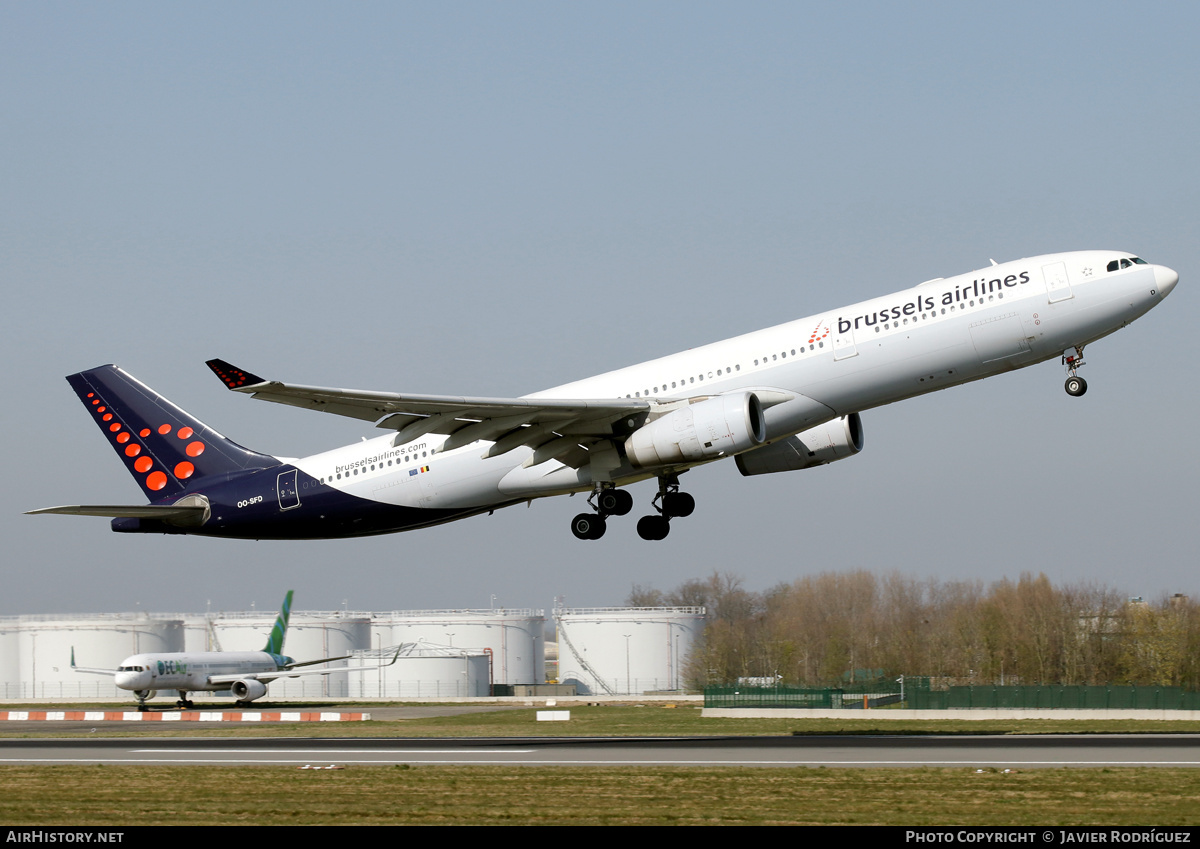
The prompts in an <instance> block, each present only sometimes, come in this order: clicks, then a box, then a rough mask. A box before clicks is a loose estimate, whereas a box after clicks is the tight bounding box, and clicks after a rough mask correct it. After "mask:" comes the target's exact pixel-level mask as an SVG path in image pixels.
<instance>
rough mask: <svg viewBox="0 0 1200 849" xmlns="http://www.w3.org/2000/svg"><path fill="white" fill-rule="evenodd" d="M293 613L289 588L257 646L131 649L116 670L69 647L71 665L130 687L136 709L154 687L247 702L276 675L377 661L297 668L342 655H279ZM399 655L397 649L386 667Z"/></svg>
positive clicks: (183, 699)
mask: <svg viewBox="0 0 1200 849" xmlns="http://www.w3.org/2000/svg"><path fill="white" fill-rule="evenodd" d="M291 612H292V591H291V590H288V594H287V596H286V597H284V599H283V608H282V609H281V610H280V611H279V616H278V617H276V619H275V626H274V627H273V628H271V636H270V637H268V638H267V645H266V646H265V647H264V648H263V650H262V651H205V652H160V653H158V654H135V655H133V656H132V657H127V658H125V659H124V660H123V661H121V665H120V666H119V667H117V668H116V669H89V668H87V667H83V666H76V665H75V649H74V648H72V649H71V668H72V669H74V670H75V671H76V672H91V673H95V674H97V675H112V676H113V678H114V683H116V685H117V686H118V687H120V688H121V689H122V690H132V691H133V694H134V696H136V697H137V700H138V710H140V711H144V710H146V709H147V708H146V700H147V699H152V698H154V697H155V696H156V695H158V690H177V691H178V692H179V700H178V701H177V702H175V705H176V707H181V708H190V707H193V705H192V702H191V700H190V699H188V693H193V692H201V691H215V690H229V691H230V692H231V693H233V695H234V697H235V698H237V700H238V704H245V703H248V702H252V701H254V700H255V699H258V698H261V697H262V696H264V695H266V692H267V685H268V684H270V683H271V682H272V681H274V680H275V679H276V678H299V677H300V676H301V675H330V674H332V673H334V672H363V671H367V670H374V669H378V668H379V666H338V667H333V668H330V669H309V670H306V671H304V672H296V671H294V670H296V669H297V668H299V667H301V666H316V665H317V664H319V663H331V662H333V661H335V660H345V659H346V658H348V657H350V655H342V656H341V657H323V658H321V659H320V660H307V661H304V662H303V663H297V662H296V661H294V660H292V659H291V658H290V657H287V656H285V655H284V654H283V640H284V637H285V636H287V626H288V617H289V616H290V615H291ZM399 656H400V652H399V650H397V651H396V655H395V657H393V658H392V660H391V662H390V663H385V664H380V665H381V666H390V665H391V664H392V663H395V662H396V658H397V657H399Z"/></svg>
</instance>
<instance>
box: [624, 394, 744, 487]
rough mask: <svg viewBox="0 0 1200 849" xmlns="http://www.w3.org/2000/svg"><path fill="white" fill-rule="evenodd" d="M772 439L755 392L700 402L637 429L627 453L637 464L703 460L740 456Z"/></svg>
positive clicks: (631, 437) (627, 441) (662, 464)
mask: <svg viewBox="0 0 1200 849" xmlns="http://www.w3.org/2000/svg"><path fill="white" fill-rule="evenodd" d="M766 438H767V423H766V419H765V418H764V416H763V408H762V402H761V401H759V400H758V396H757V395H755V394H754V393H753V392H735V393H730V394H729V395H717V396H716V397H713V398H708V399H706V400H704V401H696V402H695V403H691V404H688V405H687V406H686V407H680V408H679V409H678V410H673V411H672V412H670V413H668V414H667V415H665V416H663V417H662V418H660V419H655V420H654V421H652V422H650V424H648V425H645V426H643V427H640V428H638V429H637V430H635V431H634V432H633V433H632V434H631V435H630V437H629V438H628V439H627V440H625V454H626V455H627V456H628V457H629V461H630V462H631V463H633V464H634V465H635V466H640V467H642V468H648V467H651V466H666V465H670V464H672V463H687V462H693V463H694V462H700V461H702V460H711V459H714V458H716V457H720V456H721V455H725V454H736V453H738V452H740V451H747V450H749V449H751V448H753V447H754V446H756V445H761V444H762V443H763V440H765V439H766Z"/></svg>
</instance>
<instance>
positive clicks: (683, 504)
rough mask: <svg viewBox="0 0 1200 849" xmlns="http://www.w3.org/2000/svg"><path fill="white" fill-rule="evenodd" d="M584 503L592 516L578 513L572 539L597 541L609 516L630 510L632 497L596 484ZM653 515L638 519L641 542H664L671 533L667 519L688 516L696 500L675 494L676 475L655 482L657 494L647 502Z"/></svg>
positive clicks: (611, 486) (605, 527) (573, 524)
mask: <svg viewBox="0 0 1200 849" xmlns="http://www.w3.org/2000/svg"><path fill="white" fill-rule="evenodd" d="M588 504H591V505H592V508H593V509H594V510H595V512H594V513H580V514H579V515H578V516H576V517H575V518H574V519H572V520H571V533H573V534H575V538H576V539H600V537H602V536H604V532H605V531H606V530H608V523H607V519H608V517H609V516H624V515H625V514H626V513H628V512H629V511H630V510H632V509H633V496H632V495H630V494H629V492H628V491H627V490H624V489H617V488H616V487H614V486H613V485H612V484H607V485H606V484H597V485H596V489H595V491H593V492H592V494H591V495H590V496H588ZM650 506H652V507H653V508H654V509H655V511H656V513H657V515H653V516H643V517H642V518H641V519H639V520H638V523H637V532H638V536H640V537H641V538H642V539H645V540H659V539H666V537H667V534H668V533H670V532H671V520H672V519H682V518H684V517H685V516H690V515H692V511H693V510H695V509H696V499H695V498H693V497H692V496H691V495H689V494H688V493H686V492H680V491H679V475H665V476H663V477H660V478H659V479H658V495H656V496H654V500H653V501H652V502H651V503H650Z"/></svg>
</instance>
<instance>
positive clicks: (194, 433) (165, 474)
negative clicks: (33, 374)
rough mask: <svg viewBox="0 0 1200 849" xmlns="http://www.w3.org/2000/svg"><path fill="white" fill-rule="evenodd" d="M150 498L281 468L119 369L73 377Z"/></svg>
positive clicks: (81, 396) (105, 368) (102, 368)
mask: <svg viewBox="0 0 1200 849" xmlns="http://www.w3.org/2000/svg"><path fill="white" fill-rule="evenodd" d="M67 382H68V383H70V384H71V388H72V389H74V390H75V393H76V394H77V395H78V396H79V400H81V401H83V403H84V405H85V406H86V407H87V408H88V409H89V410H91V411H92V415H93V416H94V417H95V419H96V424H97V425H99V427H100V429H101V430H102V431H103V432H104V435H105V436H106V437H108V441H109V444H111V445H112V447H113V450H114V451H116V452H117V456H119V457H120V458H121V460H122V461H123V462H124V463H125V466H126V468H128V469H129V473H130V474H131V475H133V477H134V479H135V480H136V481H137V482H138V486H140V487H141V488H142V492H144V493H145V494H146V498H148V499H149V500H151V501H157V500H159V499H162V498H164V497H169V496H172V495H179V494H181V493H183V492H184V491H186V490H187V488H188V486H189V485H190V484H191V483H192V482H193V481H195V480H196V479H199V478H204V477H208V476H209V475H221V474H230V473H233V472H241V471H245V470H247V469H266V468H270V467H271V466H277V465H279V461H278V460H277V459H275V458H274V457H271V456H269V455H267V454H259V453H258V452H256V451H250V450H247V449H245V448H243V447H242V446H240V445H238V444H237V443H236V442H233V441H231V440H228V439H226V438H225V437H224V436H221V434H219V433H217V432H216V431H215V430H213V429H212V428H210V427H208V426H207V425H206V424H204V422H202V421H200V420H199V419H197V418H195V417H194V416H192V415H190V414H188V413H186V412H184V411H183V410H181V409H179V407H176V406H175V405H174V404H172V403H171V402H170V401H168V400H167V399H166V398H164V397H162V396H161V395H159V394H158V393H157V392H155V391H154V390H153V389H151V388H150V387H148V386H146V385H145V384H143V383H141V382H139V381H138V380H137V379H136V378H135V377H133V376H132V375H130V374H128V373H126V372H124V371H122V370H121V369H119V368H117V367H116V366H111V365H110V366H100V367H99V368H94V369H89V370H87V371H81V372H80V373H79V374H72V375H70V376H69V377H67Z"/></svg>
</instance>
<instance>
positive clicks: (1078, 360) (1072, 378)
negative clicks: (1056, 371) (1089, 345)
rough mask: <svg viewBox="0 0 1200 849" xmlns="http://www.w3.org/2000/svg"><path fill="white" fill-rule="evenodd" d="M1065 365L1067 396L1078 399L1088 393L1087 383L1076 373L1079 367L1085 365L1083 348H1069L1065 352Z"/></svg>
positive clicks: (1063, 357)
mask: <svg viewBox="0 0 1200 849" xmlns="http://www.w3.org/2000/svg"><path fill="white" fill-rule="evenodd" d="M1062 361H1063V365H1064V366H1066V367H1067V383H1066V387H1065V388H1066V390H1067V394H1068V395H1071V396H1073V397H1075V398H1078V397H1079V396H1080V395H1082V394H1083V393H1084V392H1087V381H1086V380H1084V379H1083V378H1082V377H1080V376H1079V375H1078V374H1076V372H1077V371H1078V370H1079V367H1080V366H1082V365H1084V362H1083V346H1079V347H1076V348H1067V350H1065V351H1063V356H1062Z"/></svg>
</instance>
